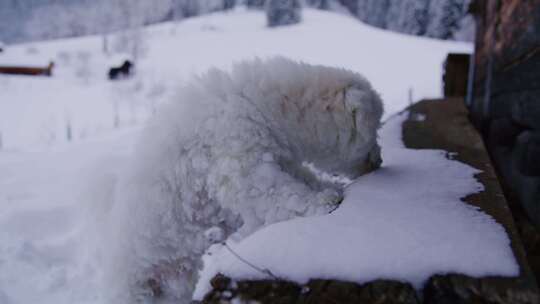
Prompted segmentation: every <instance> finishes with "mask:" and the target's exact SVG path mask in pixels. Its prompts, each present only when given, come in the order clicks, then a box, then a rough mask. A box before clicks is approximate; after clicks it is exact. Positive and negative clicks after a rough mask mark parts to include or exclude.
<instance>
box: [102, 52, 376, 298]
mask: <svg viewBox="0 0 540 304" xmlns="http://www.w3.org/2000/svg"><path fill="white" fill-rule="evenodd" d="M382 111H383V109H382V103H381V100H380V98H379V96H378V95H377V93H376V92H375V91H374V90H373V89H372V88H371V86H370V84H369V83H368V82H367V81H366V79H364V78H363V77H362V76H361V75H359V74H357V73H353V72H350V71H347V70H343V69H337V68H330V67H323V66H314V65H308V64H304V63H296V62H293V61H290V60H287V59H284V58H274V59H270V60H267V61H261V60H254V61H250V62H244V63H239V64H236V65H234V67H233V68H232V72H231V73H230V74H229V73H226V72H223V71H221V70H217V69H212V70H210V71H208V72H207V73H206V74H204V75H202V76H200V77H198V78H196V79H195V80H194V81H193V82H192V83H191V84H189V85H187V86H184V87H183V88H182V89H181V90H179V92H178V95H177V96H176V98H175V99H174V101H173V102H171V103H170V104H168V105H167V106H165V107H164V108H162V111H161V112H160V113H159V114H158V115H157V117H156V119H154V120H153V122H152V123H151V124H150V126H149V127H148V128H147V130H146V135H144V136H143V140H142V141H141V145H140V149H139V153H138V157H137V159H138V164H137V165H136V166H135V168H134V172H133V174H131V176H132V177H131V178H130V179H129V180H128V181H126V182H125V183H124V184H123V187H124V189H123V190H122V191H119V192H118V193H125V195H123V196H122V197H119V198H117V199H118V201H119V203H118V204H116V205H115V206H114V209H115V210H113V214H114V215H115V218H114V223H115V224H114V227H118V226H120V227H122V228H123V229H118V228H114V229H111V234H112V236H111V237H112V241H113V242H112V243H113V244H115V245H117V246H118V247H117V251H116V252H115V256H116V258H113V259H111V261H112V262H113V263H112V265H111V267H110V270H111V280H112V281H115V282H120V283H123V284H126V285H124V286H123V288H110V289H111V290H116V291H119V294H118V295H120V294H124V292H125V288H127V289H128V290H129V291H130V293H129V294H130V297H140V296H142V297H144V296H146V295H148V294H152V293H153V294H154V295H156V294H163V295H164V296H167V297H172V298H174V299H180V300H181V301H182V302H186V303H188V302H189V301H190V299H191V294H192V291H193V289H194V286H195V284H196V282H197V279H198V271H199V269H200V268H201V266H202V260H201V256H202V255H203V254H204V252H205V250H206V249H207V248H208V247H209V246H210V245H211V244H212V243H213V242H216V241H221V240H223V239H225V238H233V239H241V238H244V237H246V236H247V235H249V234H250V233H252V232H253V231H255V230H256V229H258V228H260V227H262V226H265V225H268V224H270V223H274V222H278V221H283V220H287V219H290V218H293V217H298V216H310V215H317V214H324V213H328V212H329V211H331V210H333V209H334V208H335V207H336V204H337V203H339V201H340V200H341V198H342V188H343V184H344V183H346V182H347V181H348V180H351V179H353V178H355V177H357V176H358V175H360V174H363V173H366V172H369V171H371V170H373V169H374V168H376V167H378V166H379V165H380V163H381V159H380V149H379V146H378V145H377V141H376V138H377V129H378V128H379V125H380V119H381V116H382ZM118 275H121V276H123V277H122V278H118ZM109 286H110V285H109ZM122 289H123V290H122ZM128 300H132V299H128Z"/></svg>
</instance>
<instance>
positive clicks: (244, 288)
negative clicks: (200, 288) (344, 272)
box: [203, 275, 420, 304]
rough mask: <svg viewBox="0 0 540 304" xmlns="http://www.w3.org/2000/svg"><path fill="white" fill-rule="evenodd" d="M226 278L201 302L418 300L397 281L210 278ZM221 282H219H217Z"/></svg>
mask: <svg viewBox="0 0 540 304" xmlns="http://www.w3.org/2000/svg"><path fill="white" fill-rule="evenodd" d="M215 281H220V282H228V284H227V288H225V289H218V288H216V287H215V286H214V285H212V286H214V289H213V290H212V291H211V292H210V293H209V294H208V295H206V297H205V298H204V300H203V303H208V304H214V303H220V304H225V303H233V299H234V301H236V303H237V302H238V301H239V302H240V303H252V302H253V301H255V302H256V303H261V304H266V303H268V304H279V303H283V304H285V303H295V304H323V303H325V304H326V303H330V304H331V303H343V304H347V303H351V304H352V303H363V304H371V303H373V304H375V303H377V304H391V303H403V304H416V303H420V302H419V300H418V297H417V295H416V292H415V290H414V289H413V287H412V286H411V285H409V284H407V283H401V282H397V281H388V280H378V281H374V282H370V283H367V284H363V285H359V284H356V283H351V282H343V281H336V280H311V281H309V282H308V283H307V284H305V285H298V284H296V283H293V282H287V281H275V280H261V281H239V282H233V281H231V280H230V279H228V278H226V277H224V276H223V275H217V276H216V277H215V278H214V279H213V280H212V282H215ZM220 286H221V285H220Z"/></svg>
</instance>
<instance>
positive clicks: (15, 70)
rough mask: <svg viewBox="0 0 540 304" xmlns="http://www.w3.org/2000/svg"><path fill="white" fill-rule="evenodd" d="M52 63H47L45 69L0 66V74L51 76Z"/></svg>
mask: <svg viewBox="0 0 540 304" xmlns="http://www.w3.org/2000/svg"><path fill="white" fill-rule="evenodd" d="M53 67H54V62H51V63H49V65H48V66H47V67H45V68H40V67H27V66H0V74H11V75H29V76H51V75H52V69H53Z"/></svg>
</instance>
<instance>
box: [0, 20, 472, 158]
mask: <svg viewBox="0 0 540 304" xmlns="http://www.w3.org/2000/svg"><path fill="white" fill-rule="evenodd" d="M142 38H143V47H144V49H145V52H146V56H145V57H143V58H141V60H140V62H138V63H137V66H136V69H137V77H135V79H133V80H130V81H125V82H121V83H111V82H108V81H107V80H106V72H107V69H108V68H109V67H110V65H111V64H117V65H118V64H120V63H119V62H118V61H119V60H116V61H115V60H114V57H115V56H113V57H112V58H109V57H108V56H106V55H105V54H103V53H102V51H101V47H102V45H101V43H102V40H101V37H87V38H77V39H71V40H59V41H52V42H45V43H38V44H24V45H20V46H13V47H10V48H9V49H7V50H6V52H4V53H1V54H0V64H34V65H43V66H45V65H47V64H48V62H49V61H54V62H55V63H56V66H55V70H54V73H55V76H54V77H53V78H50V79H41V78H40V79H36V78H28V77H6V76H0V88H1V89H2V98H1V99H0V132H1V133H2V136H3V146H4V148H7V149H11V148H20V147H24V146H29V145H34V144H36V143H37V144H53V143H55V142H63V141H65V137H66V136H65V133H66V131H65V130H66V126H67V125H68V124H70V125H71V128H72V132H73V137H74V138H75V140H77V139H83V138H88V137H92V136H95V135H96V134H100V133H103V132H106V131H107V130H110V129H112V128H113V126H114V121H115V116H116V114H115V113H116V112H118V116H120V117H119V120H120V122H119V123H120V125H125V124H132V123H136V122H141V121H142V120H144V118H145V117H147V116H148V114H149V113H151V112H152V110H153V109H155V104H156V103H159V102H161V101H162V100H164V99H166V98H167V96H166V95H168V94H171V93H172V91H173V89H174V88H176V87H178V86H179V85H180V84H181V83H182V82H183V81H185V80H186V79H189V77H191V76H192V75H193V74H196V73H202V72H204V71H205V70H207V69H208V68H209V67H212V66H216V67H222V68H226V69H227V68H230V66H231V64H232V63H233V62H234V61H239V60H241V59H246V58H253V57H256V56H258V57H262V58H265V57H269V56H273V55H283V56H286V57H289V58H291V59H296V60H302V61H305V62H307V63H314V64H323V65H329V66H336V67H346V68H348V69H351V70H353V71H357V72H359V73H361V74H363V75H364V76H366V78H367V79H369V80H370V82H371V83H372V84H373V86H374V88H375V89H376V90H377V91H378V92H379V93H380V94H381V97H382V99H383V100H384V101H385V106H386V113H387V115H388V114H391V113H395V112H396V111H398V110H400V109H402V108H403V107H404V106H405V105H407V103H408V102H409V101H408V94H409V90H410V89H412V93H413V98H414V99H420V98H423V97H437V96H440V94H441V71H442V63H443V61H444V58H445V56H446V54H447V53H448V52H470V51H471V48H472V46H471V45H470V44H464V43H449V42H442V41H437V40H432V39H424V38H415V37H410V36H405V35H400V34H395V33H390V32H386V31H382V30H378V29H374V28H372V27H369V26H365V25H363V24H361V23H359V22H358V21H357V20H355V19H353V18H349V17H345V16H342V15H336V14H332V13H326V12H321V11H316V10H306V11H305V13H304V22H303V23H302V24H300V25H298V26H292V27H284V28H277V29H267V28H266V27H265V18H264V15H263V14H262V13H258V12H231V13H224V14H213V15H209V16H206V17H201V18H193V19H189V20H187V21H185V22H182V23H166V24H162V25H159V26H154V27H151V28H148V29H147V30H146V31H145V32H144V33H143V37H142ZM111 40H114V39H111ZM113 42H114V41H113ZM116 109H117V111H116Z"/></svg>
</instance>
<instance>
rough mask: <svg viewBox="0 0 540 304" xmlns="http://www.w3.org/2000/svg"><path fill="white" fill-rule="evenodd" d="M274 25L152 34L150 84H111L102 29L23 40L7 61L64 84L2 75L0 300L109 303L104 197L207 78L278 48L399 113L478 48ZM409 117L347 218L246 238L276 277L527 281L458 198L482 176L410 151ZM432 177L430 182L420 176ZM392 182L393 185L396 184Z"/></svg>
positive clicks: (483, 221)
mask: <svg viewBox="0 0 540 304" xmlns="http://www.w3.org/2000/svg"><path fill="white" fill-rule="evenodd" d="M264 25H265V19H264V16H263V15H262V14H261V13H258V12H245V11H235V12H230V13H220V14H215V15H209V16H205V17H200V18H194V19H189V20H187V21H185V22H182V23H166V24H161V25H157V26H153V27H151V28H147V29H145V32H144V35H143V36H144V39H145V40H144V41H145V43H144V45H145V49H146V52H145V53H146V54H145V55H144V56H143V57H142V58H141V59H140V60H139V62H137V67H136V68H137V75H136V77H134V78H133V79H130V80H125V81H121V82H115V83H113V82H109V81H108V80H107V79H106V72H107V69H108V67H109V66H110V64H111V62H114V58H111V57H108V56H106V55H104V54H103V53H102V51H101V47H102V46H101V38H100V37H86V38H77V39H70V40H61V41H51V42H41V43H32V44H26V45H18V46H10V47H8V48H7V50H6V51H5V52H4V53H0V65H2V64H9V65H11V64H19V63H24V64H35V65H43V66H45V65H47V64H48V62H49V61H51V60H53V61H54V62H55V64H56V67H55V70H54V74H55V75H54V77H52V78H32V77H23V76H5V75H0V138H1V146H0V206H1V208H0V303H6V304H11V303H36V302H39V303H55V304H59V303H105V302H107V299H108V294H109V293H110V292H111V291H110V290H108V289H110V288H109V287H110V286H105V285H104V284H103V282H104V270H105V268H107V267H108V266H109V265H108V263H109V261H108V253H107V252H104V251H106V250H107V248H106V247H107V246H103V245H104V243H103V238H102V236H103V235H109V234H112V233H113V232H114V231H110V229H111V226H108V225H105V223H104V215H106V214H107V213H108V212H109V210H110V208H111V206H110V205H108V204H97V203H96V202H109V201H113V200H114V197H115V196H116V195H118V193H116V192H115V191H117V190H116V189H117V188H116V185H117V184H118V181H119V180H120V179H121V177H122V174H123V172H125V171H126V168H127V167H130V166H131V163H130V161H132V159H131V157H132V155H133V152H134V149H135V145H134V143H135V142H136V141H137V138H138V136H139V134H140V133H141V129H142V128H143V127H144V124H145V121H146V120H147V119H148V118H149V117H151V116H152V114H153V112H154V111H155V109H156V107H159V104H161V103H163V102H166V101H167V100H169V99H171V98H174V96H175V90H176V89H177V88H178V87H180V86H181V85H182V84H183V83H184V82H185V81H186V80H189V78H190V77H191V76H192V75H193V74H196V73H202V72H204V71H205V70H207V69H208V68H209V67H212V66H217V67H220V68H224V69H230V67H231V64H232V63H233V62H234V61H239V60H242V59H250V58H253V57H257V56H258V57H262V58H266V57H270V56H273V55H283V56H286V57H289V58H292V59H296V60H303V61H305V62H308V63H313V64H324V65H328V66H334V67H344V68H347V69H350V70H353V71H357V72H359V73H361V74H363V75H364V76H366V78H367V79H368V80H370V81H371V83H372V85H373V87H374V88H375V89H376V90H377V91H378V92H380V94H381V97H382V99H383V101H384V102H385V109H386V114H385V117H390V116H391V115H393V114H395V113H396V112H398V111H399V110H401V109H403V108H404V107H405V106H406V105H407V104H408V103H409V98H408V94H409V93H408V92H409V90H412V92H413V95H414V98H415V99H419V98H422V97H437V96H439V95H440V92H441V84H440V79H441V71H442V62H443V60H444V58H445V56H446V54H447V53H448V52H469V51H471V46H470V45H468V44H462V43H456V42H441V41H436V40H430V39H425V38H417V37H410V36H404V35H399V34H395V33H390V32H385V31H382V30H379V29H375V28H372V27H369V26H366V25H363V24H361V23H359V22H358V21H357V20H354V19H352V18H348V17H346V16H343V15H336V14H332V13H327V12H320V11H313V10H305V11H304V22H303V23H302V24H300V25H297V26H291V27H286V28H277V29H267V28H265V26H264ZM113 57H114V56H113ZM114 63H115V64H118V62H114ZM399 121H400V118H395V119H394V120H393V123H392V124H389V125H388V126H386V127H385V129H384V130H383V134H382V135H381V137H382V138H381V145H382V149H383V153H384V159H385V163H384V164H383V169H382V170H380V171H378V172H376V173H375V174H371V175H367V176H364V177H361V178H360V179H358V180H357V181H356V182H355V183H354V184H353V185H352V186H351V187H350V188H349V189H348V190H347V192H346V198H345V201H344V202H343V205H342V207H340V208H339V209H338V210H336V211H335V212H334V213H332V214H331V215H329V216H322V217H317V218H310V219H301V220H294V221H291V222H284V223H282V224H278V225H274V226H269V227H267V229H263V230H261V231H260V232H258V233H255V234H253V235H252V236H251V237H249V238H247V239H246V240H245V242H242V243H240V244H238V245H235V244H233V245H232V246H235V248H236V246H238V248H237V250H238V251H239V252H242V254H245V255H246V257H248V258H251V259H252V261H253V262H257V263H260V265H262V266H263V267H268V268H273V267H274V266H276V267H282V268H283V269H289V270H290V271H289V272H287V271H285V270H282V269H281V268H275V269H272V272H275V273H276V274H279V275H280V276H283V277H287V278H290V279H294V280H298V281H303V280H306V279H307V278H308V277H313V276H319V277H329V276H332V277H336V278H344V279H352V280H358V281H363V280H368V279H372V278H375V277H377V276H382V277H387V278H397V279H403V280H409V281H411V282H413V283H415V284H416V285H417V286H419V284H420V283H421V281H422V280H423V279H425V277H426V276H427V275H429V274H430V273H432V272H434V271H453V270H455V271H462V272H465V273H469V274H471V275H481V274H506V275H512V274H516V272H517V266H516V265H515V261H514V259H513V256H512V253H511V252H510V249H509V247H508V239H507V237H506V235H505V234H504V231H503V230H502V228H501V227H500V226H498V225H497V224H496V223H494V222H493V221H492V220H491V219H490V218H488V217H487V216H485V215H482V214H481V213H479V212H478V211H476V210H473V209H471V208H468V207H465V206H464V205H463V204H461V203H460V202H459V197H462V196H465V195H466V194H467V193H471V192H474V191H478V190H479V189H478V185H477V184H476V183H475V182H474V180H473V179H472V175H473V174H474V170H472V169H470V168H467V167H465V166H463V165H459V164H457V163H456V162H453V161H448V160H445V159H444V158H443V157H441V155H440V153H438V152H433V151H428V152H426V151H411V150H407V149H404V148H403V147H401V146H400V145H399V132H400V129H399ZM68 134H70V136H68ZM68 137H70V138H71V140H70V141H68ZM413 160H414V161H413ZM415 164H417V165H418V167H417V166H416V165H415ZM435 171H436V173H437V175H436V176H432V175H430V172H435ZM419 175H420V176H424V178H423V179H422V180H421V181H426V183H428V182H429V183H428V184H427V185H428V186H430V187H431V188H429V189H425V188H423V187H422V186H421V185H419V184H421V182H420V181H419V180H418V179H416V177H417V176H419ZM412 179H415V180H414V182H415V183H414V185H411V182H412V181H411V180H412ZM435 181H436V182H435ZM387 183H388V187H389V188H391V189H393V191H391V192H390V191H384V190H383V189H384V188H383V187H385V186H386V184H387ZM448 184H450V185H452V187H449V188H448V187H445V185H448ZM411 188H414V189H415V190H417V192H413V191H411V190H410V189H411ZM435 189H436V190H437V191H435ZM439 195H440V196H439ZM425 198H430V201H429V202H431V204H430V203H429V202H428V201H427V200H426V199H425ZM374 213H375V214H374ZM355 215H357V216H355ZM458 223H459V224H458ZM433 226H435V227H437V228H438V229H434V227H433ZM332 227H334V228H335V229H334V228H332ZM113 228H114V226H113ZM283 230H285V231H287V232H288V231H289V230H294V231H296V232H295V234H291V233H287V235H290V236H291V238H295V239H297V241H287V242H286V243H287V244H290V243H295V244H298V245H299V246H297V247H290V246H285V245H286V244H284V245H283V246H279V248H275V249H272V251H271V252H274V253H275V255H272V256H264V255H261V254H260V253H261V252H260V251H257V250H254V249H263V251H265V252H270V251H269V250H266V249H264V247H263V246H262V245H260V242H264V243H265V244H267V243H274V244H279V242H283V241H284V240H283V239H279V238H276V236H279V235H283ZM318 234H323V235H321V236H319V235H318ZM349 235H350V236H354V239H355V240H357V242H358V243H357V244H354V246H351V247H347V248H342V246H344V245H347V246H348V245H350V243H351V242H350V240H349V239H348V237H347V236H349ZM316 239H317V240H319V241H318V242H314V240H316ZM321 240H323V241H321ZM392 241H394V242H392ZM321 242H326V243H324V244H322V245H321ZM105 245H107V244H105ZM300 245H301V246H300ZM456 247H457V248H458V249H456ZM214 249H215V250H218V249H219V248H214ZM277 249H279V250H277ZM322 249H325V250H322ZM326 249H328V250H331V251H327V250H326ZM302 250H311V251H317V252H321V254H320V255H317V256H315V257H314V258H316V259H318V260H317V262H316V263H315V264H316V265H317V267H311V266H312V265H311V264H309V265H307V264H302V263H299V261H301V260H304V261H305V259H299V257H303V256H302V254H304V255H305V252H302ZM220 256H223V258H222V259H221V260H220V261H216V260H214V261H210V260H209V264H208V266H207V268H206V270H205V272H204V274H205V275H211V274H212V273H213V272H214V271H216V270H223V271H225V272H227V273H230V274H234V275H246V276H249V277H252V276H256V274H254V273H252V272H250V271H249V269H245V268H242V267H241V266H242V265H236V264H235V261H233V260H231V258H230V257H228V256H227V255H226V253H222V254H221V255H220ZM286 257H287V258H286ZM352 257H354V259H352ZM273 259H275V260H277V261H282V262H283V263H282V264H280V265H277V264H276V263H273V262H272V260H273ZM319 260H320V261H319ZM310 261H311V259H310ZM291 264H292V265H296V267H294V268H291V267H290V265H291ZM235 265H236V266H235ZM413 265H414V266H417V267H421V269H415V268H411V266H413ZM351 266H356V268H355V267H351ZM357 271H358V272H357ZM353 272H354V273H353ZM358 273H361V274H358ZM362 274H364V275H362ZM202 290H204V282H203V283H202V284H201V286H200V289H199V291H202Z"/></svg>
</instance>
